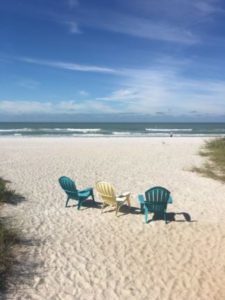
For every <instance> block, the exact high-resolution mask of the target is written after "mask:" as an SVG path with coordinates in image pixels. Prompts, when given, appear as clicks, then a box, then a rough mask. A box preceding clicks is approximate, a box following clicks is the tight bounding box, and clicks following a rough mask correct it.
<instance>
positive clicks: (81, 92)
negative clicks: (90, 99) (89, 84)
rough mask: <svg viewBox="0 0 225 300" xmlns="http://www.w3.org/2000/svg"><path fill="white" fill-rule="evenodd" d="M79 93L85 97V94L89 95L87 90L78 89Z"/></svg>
mask: <svg viewBox="0 0 225 300" xmlns="http://www.w3.org/2000/svg"><path fill="white" fill-rule="evenodd" d="M79 95H80V96H83V97H87V96H89V93H88V92H87V91H84V90H81V91H79Z"/></svg>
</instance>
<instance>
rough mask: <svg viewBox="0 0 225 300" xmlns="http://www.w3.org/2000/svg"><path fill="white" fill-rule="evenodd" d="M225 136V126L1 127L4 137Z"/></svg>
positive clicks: (35, 124) (16, 124)
mask: <svg viewBox="0 0 225 300" xmlns="http://www.w3.org/2000/svg"><path fill="white" fill-rule="evenodd" d="M170 135H173V137H176V136H225V123H0V137H1V136H59V137H60V136H70V137H102V136H110V137H111V136H113V137H129V136H137V137H138V136H146V137H154V136H159V137H160V136H170Z"/></svg>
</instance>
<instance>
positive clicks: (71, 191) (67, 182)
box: [59, 176, 78, 199]
mask: <svg viewBox="0 0 225 300" xmlns="http://www.w3.org/2000/svg"><path fill="white" fill-rule="evenodd" d="M59 184H60V186H61V188H62V189H63V190H64V191H65V192H66V194H67V195H68V196H69V197H70V198H75V199H76V198H77V197H78V192H77V188H76V184H75V182H74V181H73V180H72V179H70V178H69V177H66V176H62V177H60V178H59Z"/></svg>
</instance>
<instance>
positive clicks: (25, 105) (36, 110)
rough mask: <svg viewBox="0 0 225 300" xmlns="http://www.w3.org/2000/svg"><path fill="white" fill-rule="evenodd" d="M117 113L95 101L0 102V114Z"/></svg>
mask: <svg viewBox="0 0 225 300" xmlns="http://www.w3.org/2000/svg"><path fill="white" fill-rule="evenodd" d="M102 112H104V113H117V110H116V109H114V108H113V107H111V106H110V105H107V104H105V103H101V102H99V101H96V100H87V101H85V102H83V101H78V100H77V101H75V100H68V101H59V102H57V103H56V102H54V101H48V102H41V101H34V100H30V101H20V100H0V114H8V115H21V114H27V115H32V114H56V115H58V114H78V113H89V114H92V113H102Z"/></svg>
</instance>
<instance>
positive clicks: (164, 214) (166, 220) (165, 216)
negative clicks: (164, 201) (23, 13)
mask: <svg viewBox="0 0 225 300" xmlns="http://www.w3.org/2000/svg"><path fill="white" fill-rule="evenodd" d="M164 220H165V223H166V224H167V218H166V212H164Z"/></svg>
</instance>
